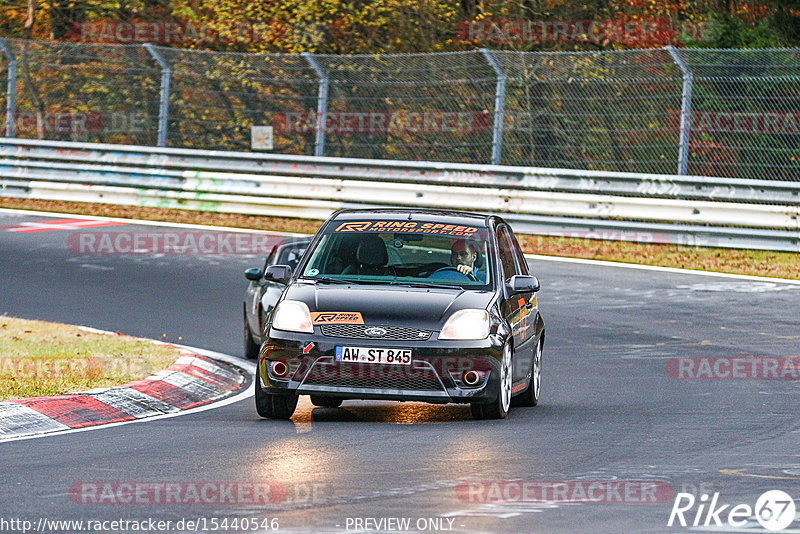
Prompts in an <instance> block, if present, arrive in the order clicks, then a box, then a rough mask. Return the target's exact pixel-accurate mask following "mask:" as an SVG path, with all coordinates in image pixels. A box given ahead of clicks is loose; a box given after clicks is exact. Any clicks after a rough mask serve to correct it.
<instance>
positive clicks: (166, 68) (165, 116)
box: [144, 43, 172, 146]
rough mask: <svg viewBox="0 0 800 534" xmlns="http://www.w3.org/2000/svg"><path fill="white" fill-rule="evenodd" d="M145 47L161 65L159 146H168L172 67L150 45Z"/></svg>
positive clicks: (146, 44)
mask: <svg viewBox="0 0 800 534" xmlns="http://www.w3.org/2000/svg"><path fill="white" fill-rule="evenodd" d="M144 47H145V48H146V49H147V51H148V52H149V53H150V55H151V56H153V59H155V60H156V61H157V62H158V64H159V65H161V98H160V101H159V105H158V146H167V123H168V121H169V86H170V80H171V79H172V66H171V65H170V64H169V62H168V61H167V60H166V59H164V56H162V55H161V53H160V52H159V51H158V50H156V48H155V47H154V46H153V45H151V44H150V43H145V44H144Z"/></svg>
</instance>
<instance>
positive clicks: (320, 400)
mask: <svg viewBox="0 0 800 534" xmlns="http://www.w3.org/2000/svg"><path fill="white" fill-rule="evenodd" d="M311 404H313V405H314V406H319V407H320V408H338V407H339V406H341V405H342V399H337V398H336V397H323V396H321V395H311Z"/></svg>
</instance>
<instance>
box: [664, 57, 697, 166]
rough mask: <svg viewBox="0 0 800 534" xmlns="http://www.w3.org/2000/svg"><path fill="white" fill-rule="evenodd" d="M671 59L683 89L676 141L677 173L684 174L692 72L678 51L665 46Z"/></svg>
mask: <svg viewBox="0 0 800 534" xmlns="http://www.w3.org/2000/svg"><path fill="white" fill-rule="evenodd" d="M665 48H666V50H667V52H669V55H670V56H671V57H672V61H674V62H675V64H676V65H677V66H678V68H679V69H681V74H682V76H683V90H682V92H681V136H680V140H679V142H678V144H679V148H678V174H680V175H685V174H686V172H687V169H688V167H689V135H690V134H691V132H692V83H693V82H694V74H693V73H692V69H691V68H689V65H687V64H686V62H685V61H684V60H683V57H681V55H680V53H679V52H678V51H677V50H676V49H675V48H674V47H672V46H667V47H665Z"/></svg>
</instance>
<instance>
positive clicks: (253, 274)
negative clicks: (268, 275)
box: [244, 267, 264, 282]
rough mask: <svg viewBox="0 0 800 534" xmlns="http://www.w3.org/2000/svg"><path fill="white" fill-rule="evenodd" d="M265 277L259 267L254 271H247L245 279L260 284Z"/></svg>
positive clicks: (253, 269)
mask: <svg viewBox="0 0 800 534" xmlns="http://www.w3.org/2000/svg"><path fill="white" fill-rule="evenodd" d="M262 276H264V273H262V272H261V269H259V268H258V267H253V268H252V269H247V270H246V271H245V272H244V277H245V278H247V279H248V280H252V281H253V282H258V281H259V280H261V277H262Z"/></svg>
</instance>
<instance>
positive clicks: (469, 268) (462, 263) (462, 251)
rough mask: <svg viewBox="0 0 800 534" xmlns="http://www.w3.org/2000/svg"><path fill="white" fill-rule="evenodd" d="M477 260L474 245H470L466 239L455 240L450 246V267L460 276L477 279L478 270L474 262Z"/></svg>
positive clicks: (476, 251) (476, 250)
mask: <svg viewBox="0 0 800 534" xmlns="http://www.w3.org/2000/svg"><path fill="white" fill-rule="evenodd" d="M477 259H478V249H477V247H476V246H475V243H470V242H468V241H467V240H466V239H456V240H454V241H453V244H452V245H451V246H450V265H452V266H453V267H455V268H456V269H457V270H458V272H460V273H461V274H465V275H468V274H471V275H472V276H474V277H475V278H477V277H478V268H477V267H476V266H475V260H477Z"/></svg>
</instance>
